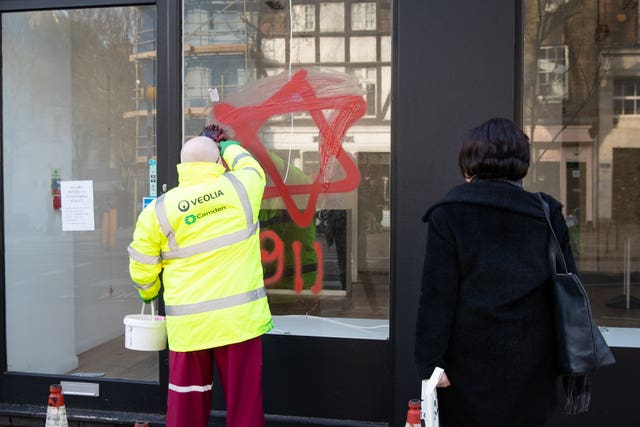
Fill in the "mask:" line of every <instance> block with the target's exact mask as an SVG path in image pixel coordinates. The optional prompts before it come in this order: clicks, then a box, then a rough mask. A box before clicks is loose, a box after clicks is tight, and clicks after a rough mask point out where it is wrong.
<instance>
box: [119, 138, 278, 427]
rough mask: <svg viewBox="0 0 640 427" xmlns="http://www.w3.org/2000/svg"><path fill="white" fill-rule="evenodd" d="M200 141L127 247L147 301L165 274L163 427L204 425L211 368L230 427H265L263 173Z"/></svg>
mask: <svg viewBox="0 0 640 427" xmlns="http://www.w3.org/2000/svg"><path fill="white" fill-rule="evenodd" d="M220 149H221V151H222V156H223V157H224V160H225V162H226V164H228V165H231V168H232V171H230V172H225V168H224V166H223V165H222V164H221V163H222V162H221V157H220V153H219V152H218V148H217V147H216V145H215V144H214V142H213V141H212V140H211V139H209V138H206V137H196V138H193V139H191V140H189V141H187V142H186V144H185V145H184V146H183V148H182V152H181V160H182V163H181V164H179V165H178V173H179V182H180V184H179V186H178V187H177V188H174V189H172V190H170V191H169V192H167V193H165V194H163V195H162V196H160V197H159V198H158V199H156V200H155V201H154V202H152V203H151V204H150V205H149V206H148V207H147V208H146V209H144V210H143V211H142V213H141V214H140V216H139V218H138V222H137V224H136V229H135V232H134V239H133V242H132V243H131V245H130V247H129V254H130V257H131V261H130V273H131V278H132V279H133V281H134V282H135V284H136V287H137V288H138V292H139V293H140V296H141V297H142V299H143V300H145V301H149V300H152V299H154V298H156V297H157V296H158V292H159V290H160V285H161V283H160V277H159V275H160V273H161V272H162V280H163V286H164V293H163V298H164V302H165V308H166V314H167V335H168V340H169V349H170V351H169V392H168V402H167V420H166V425H167V427H183V426H190V427H205V426H207V425H208V419H209V412H210V408H211V393H212V391H211V386H212V384H213V362H214V361H215V363H216V365H217V367H218V372H219V373H220V379H221V383H222V387H223V390H224V394H225V400H226V403H227V426H229V427H231V426H233V427H261V426H264V412H263V408H262V371H261V370H262V344H261V341H260V336H261V335H262V334H264V333H266V332H268V331H269V330H270V329H271V328H272V322H271V314H270V311H269V306H268V304H267V298H266V293H265V289H264V285H263V278H262V266H261V262H260V261H261V260H260V240H259V235H258V233H257V230H258V210H259V208H260V200H261V198H262V194H263V191H264V187H265V182H266V181H265V175H264V171H263V170H262V168H261V167H260V165H259V164H258V162H257V161H256V160H255V159H254V158H253V157H252V156H251V155H250V153H249V152H248V151H247V150H245V149H243V148H242V147H240V145H239V144H238V143H237V142H235V141H224V142H222V143H221V144H220Z"/></svg>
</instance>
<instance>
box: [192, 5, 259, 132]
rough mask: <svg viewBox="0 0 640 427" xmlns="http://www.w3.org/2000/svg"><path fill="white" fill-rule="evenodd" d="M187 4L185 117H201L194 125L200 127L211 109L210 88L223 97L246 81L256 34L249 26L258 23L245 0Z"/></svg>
mask: <svg viewBox="0 0 640 427" xmlns="http://www.w3.org/2000/svg"><path fill="white" fill-rule="evenodd" d="M184 7H185V10H184V17H185V21H184V29H185V31H184V59H185V71H184V73H185V74H184V105H185V119H186V120H187V121H189V120H196V121H198V124H197V126H195V125H194V127H199V126H201V125H202V124H204V121H206V119H207V118H208V117H209V116H210V113H211V110H210V105H211V101H210V99H209V93H208V89H209V88H211V87H215V88H217V89H218V93H219V95H220V97H221V98H224V96H225V94H228V93H233V92H236V91H237V90H238V89H239V88H240V87H242V86H244V85H245V83H246V82H247V80H248V76H247V73H248V69H249V68H248V67H249V56H250V52H251V51H252V50H253V49H254V46H253V43H252V41H251V40H252V39H254V38H255V36H253V37H252V35H251V33H250V32H249V30H250V28H255V25H251V14H249V13H248V11H247V6H246V0H242V1H240V0H237V1H211V2H207V3H204V2H201V1H186V2H185V3H184ZM186 130H187V133H189V125H188V124H187V129H186Z"/></svg>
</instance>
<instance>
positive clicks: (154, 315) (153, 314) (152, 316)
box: [140, 301, 156, 320]
mask: <svg viewBox="0 0 640 427" xmlns="http://www.w3.org/2000/svg"><path fill="white" fill-rule="evenodd" d="M148 304H149V305H150V306H151V319H152V320H156V309H155V307H154V304H153V301H150V302H149V303H148ZM146 305H147V303H146V302H144V301H142V309H141V310H140V314H144V307H145V306H146Z"/></svg>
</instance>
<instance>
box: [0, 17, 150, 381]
mask: <svg viewBox="0 0 640 427" xmlns="http://www.w3.org/2000/svg"><path fill="white" fill-rule="evenodd" d="M155 49H156V13H155V8H154V7H118V8H105V9H81V10H55V11H40V12H20V13H5V14H3V15H2V57H3V64H2V157H3V165H2V167H3V180H4V182H3V185H4V187H3V190H4V196H3V197H4V198H3V203H4V204H3V206H4V231H5V232H4V249H5V251H4V266H5V287H6V288H5V291H6V311H5V313H6V320H7V364H8V369H9V370H10V371H19V372H33V373H48V374H58V375H60V374H71V375H79V376H83V377H107V378H128V379H139V380H153V381H157V380H158V356H157V353H147V352H136V351H132V350H126V349H125V347H124V339H123V333H124V326H123V318H124V316H125V315H127V314H132V313H139V312H140V308H141V302H140V299H139V298H138V296H137V293H136V291H135V288H134V287H133V286H132V283H131V281H130V279H129V276H128V265H129V259H128V254H127V245H128V244H129V242H130V241H131V236H132V232H133V226H134V223H135V220H136V218H137V215H138V213H139V212H140V210H141V208H142V205H143V203H144V199H145V197H153V196H155V195H156V193H157V187H156V170H155V169H156V168H157V164H156V163H155V162H156V120H155V112H156V105H155V100H156V89H155V88H156V66H155Z"/></svg>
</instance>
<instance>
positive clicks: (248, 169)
mask: <svg viewBox="0 0 640 427" xmlns="http://www.w3.org/2000/svg"><path fill="white" fill-rule="evenodd" d="M242 170H243V171H254V172H255V173H256V174H257V175H258V176H259V177H260V178H262V175H260V172H258V169H256V168H244V169H242Z"/></svg>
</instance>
